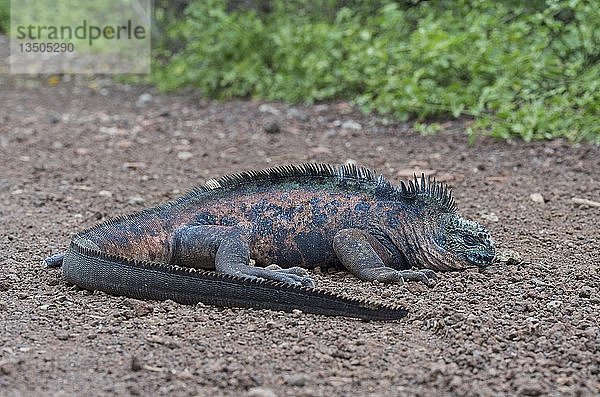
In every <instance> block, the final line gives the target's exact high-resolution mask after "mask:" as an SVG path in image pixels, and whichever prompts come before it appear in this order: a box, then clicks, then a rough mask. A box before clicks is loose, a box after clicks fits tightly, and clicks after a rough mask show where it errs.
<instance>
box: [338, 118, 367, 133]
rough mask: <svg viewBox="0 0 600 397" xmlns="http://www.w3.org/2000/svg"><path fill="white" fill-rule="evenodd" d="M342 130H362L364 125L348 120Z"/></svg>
mask: <svg viewBox="0 0 600 397" xmlns="http://www.w3.org/2000/svg"><path fill="white" fill-rule="evenodd" d="M342 128H343V129H345V130H356V131H358V130H362V125H360V124H359V123H357V122H356V121H354V120H346V121H344V122H343V123H342Z"/></svg>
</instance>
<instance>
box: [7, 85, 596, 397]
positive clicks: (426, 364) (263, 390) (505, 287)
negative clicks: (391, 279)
mask: <svg viewBox="0 0 600 397" xmlns="http://www.w3.org/2000/svg"><path fill="white" fill-rule="evenodd" d="M0 87H1V88H0V244H1V248H2V255H1V256H0V395H2V396H29V395H38V396H42V395H43V396H49V395H52V396H82V395H87V396H97V395H101V396H112V395H125V396H127V395H142V396H151V395H168V396H204V395H207V396H217V395H236V396H238V395H241V396H331V395H340V396H355V395H402V396H404V395H409V396H413V395H414V396H428V395H482V396H497V395H529V396H535V395H582V396H586V395H589V396H591V395H598V393H600V381H599V379H600V354H599V350H600V328H599V324H598V314H599V310H600V290H599V288H600V275H599V267H600V266H599V265H600V259H599V258H600V240H599V232H598V230H599V225H600V207H598V202H599V201H600V172H599V171H600V148H599V147H598V146H594V145H591V144H586V143H580V144H570V143H568V142H565V141H563V140H555V141H550V142H536V143H525V142H522V141H508V142H507V141H498V140H494V139H491V138H486V137H478V138H476V139H475V140H474V143H473V144H472V145H469V143H468V142H467V135H466V133H465V130H466V128H467V127H468V125H469V123H470V122H469V120H458V121H449V122H444V121H442V122H441V124H442V127H443V132H441V133H439V134H436V135H427V136H422V135H418V134H416V133H415V132H413V131H412V130H411V128H410V124H403V123H397V122H394V121H391V120H387V119H385V118H383V117H378V116H364V115H361V114H360V113H359V112H357V111H356V110H355V109H353V108H352V107H351V106H349V105H348V104H347V103H344V102H338V103H327V104H317V105H313V106H298V107H290V106H287V105H283V104H279V103H263V102H257V101H231V102H213V101H207V100H205V99H201V98H200V97H198V96H197V95H195V94H194V93H183V94H179V95H163V94H158V93H156V92H154V91H153V90H152V89H151V88H149V87H139V86H137V87H130V86H127V85H122V84H116V83H113V82H111V81H110V80H104V79H99V78H95V79H78V78H68V77H50V78H40V79H16V78H12V77H11V78H9V77H7V76H0ZM308 161H310V162H329V163H344V162H346V161H354V162H356V163H357V164H360V165H365V166H368V167H371V168H373V169H375V170H377V171H378V172H381V173H383V174H384V175H385V176H386V177H388V178H389V179H390V180H392V181H394V182H398V181H399V180H402V179H406V178H408V177H409V176H410V175H412V173H413V172H421V171H423V172H425V173H426V174H431V175H434V176H435V177H436V178H437V179H438V180H442V181H444V182H447V183H448V184H449V185H450V186H451V187H452V188H453V191H454V195H455V199H456V202H457V204H458V206H459V210H460V213H461V214H462V215H464V216H465V217H467V218H469V219H473V220H476V221H478V222H481V223H483V224H484V225H486V226H487V227H488V228H489V229H490V231H491V233H492V235H493V237H494V238H495V239H496V241H497V245H498V248H499V251H500V255H499V258H498V260H497V261H496V262H495V263H494V264H493V265H492V266H490V267H489V268H488V269H486V270H485V271H482V272H479V271H476V270H469V271H465V272H455V273H440V274H439V279H438V282H437V283H436V284H435V286H433V287H432V288H428V287H426V286H424V285H422V284H420V283H414V282H412V283H408V282H407V283H405V284H404V285H384V284H378V283H368V282H362V281H360V280H357V279H356V278H354V277H353V276H351V275H349V274H348V273H346V272H341V271H333V270H332V269H317V270H314V271H311V275H312V276H313V277H314V278H315V279H316V281H317V285H318V287H320V288H324V289H327V290H329V291H335V292H339V293H343V294H345V295H349V296H355V297H364V298H369V299H374V300H377V301H380V302H389V303H395V304H399V305H402V306H405V307H407V308H408V309H409V314H408V316H407V317H406V318H405V319H403V320H400V321H395V322H387V323H386V322H365V321H360V320H354V319H347V318H341V317H325V316H318V315H309V314H304V313H301V312H294V313H281V312H275V311H268V310H251V309H235V308H233V309H230V308H227V309H223V308H216V307H212V306H203V305H198V306H195V307H192V306H183V305H179V304H176V303H174V302H170V301H166V302H155V301H139V300H134V299H129V298H124V297H116V296H111V295H107V294H105V293H100V292H89V291H84V290H80V289H78V288H76V287H74V286H70V285H68V284H66V283H65V282H64V281H63V280H62V277H61V272H60V270H58V269H48V268H46V267H45V266H43V265H42V264H41V263H40V262H41V260H42V259H43V258H44V257H46V256H48V255H50V254H53V253H56V252H60V251H61V250H64V249H65V248H66V247H67V245H68V242H69V238H70V236H71V235H72V234H73V233H75V232H77V231H80V230H82V229H84V228H87V227H90V226H92V225H94V224H96V223H98V222H101V221H104V220H106V219H110V218H112V217H115V216H117V215H121V214H125V213H129V212H134V211H137V210H140V209H142V208H144V207H148V206H152V205H155V204H158V203H161V202H164V201H167V200H170V199H173V198H176V197H177V196H179V195H181V194H183V193H185V191H187V190H189V189H190V188H192V187H193V186H194V185H196V184H200V183H202V182H204V181H205V180H207V179H208V178H211V177H217V176H221V175H223V174H227V173H232V172H237V171H241V170H247V169H260V168H266V167H271V166H275V165H281V164H288V163H296V164H298V163H303V162H308Z"/></svg>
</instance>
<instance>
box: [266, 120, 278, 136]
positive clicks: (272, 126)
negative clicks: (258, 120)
mask: <svg viewBox="0 0 600 397" xmlns="http://www.w3.org/2000/svg"><path fill="white" fill-rule="evenodd" d="M264 129H265V132H266V133H267V134H278V133H280V132H281V125H279V123H278V122H277V121H275V120H272V121H269V122H268V123H266V124H265V127H264Z"/></svg>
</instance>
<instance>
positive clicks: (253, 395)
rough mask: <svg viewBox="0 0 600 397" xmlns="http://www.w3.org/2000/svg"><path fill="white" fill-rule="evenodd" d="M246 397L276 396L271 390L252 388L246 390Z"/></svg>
mask: <svg viewBox="0 0 600 397" xmlns="http://www.w3.org/2000/svg"><path fill="white" fill-rule="evenodd" d="M247 395H248V397H276V396H277V394H275V392H274V391H273V389H269V388H268V387H253V388H251V389H250V390H248V394H247Z"/></svg>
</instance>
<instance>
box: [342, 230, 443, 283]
mask: <svg viewBox="0 0 600 397" xmlns="http://www.w3.org/2000/svg"><path fill="white" fill-rule="evenodd" d="M375 242H376V240H375V239H374V238H373V237H372V236H370V235H369V234H368V233H367V232H365V231H364V230H360V229H342V230H340V231H339V232H338V233H337V234H336V235H335V237H334V238H333V249H334V251H335V253H336V255H337V257H338V259H339V260H340V262H342V264H343V265H344V266H345V267H346V268H347V269H348V270H349V271H350V272H351V273H353V274H354V275H355V276H357V277H358V278H360V279H363V280H367V281H375V280H377V281H380V282H383V283H398V282H402V281H404V280H414V281H422V282H423V283H425V284H428V285H429V284H431V280H430V278H433V277H435V273H433V272H432V271H431V270H424V271H420V270H397V269H394V268H392V267H389V266H386V265H385V263H384V262H383V260H382V259H381V256H380V255H378V254H377V252H376V250H375V248H373V244H374V243H375ZM379 248H382V247H379Z"/></svg>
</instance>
